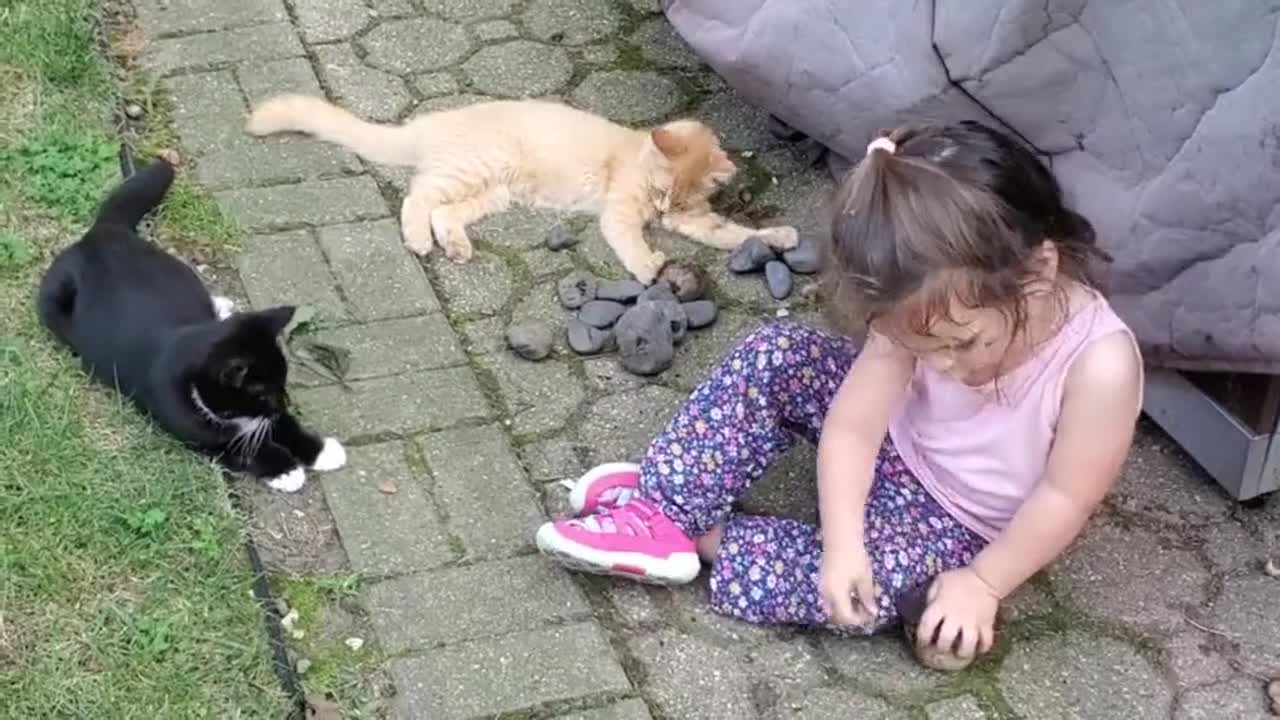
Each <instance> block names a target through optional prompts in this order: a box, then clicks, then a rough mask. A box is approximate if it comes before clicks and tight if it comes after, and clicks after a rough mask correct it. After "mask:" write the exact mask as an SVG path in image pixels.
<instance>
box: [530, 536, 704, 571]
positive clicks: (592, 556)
mask: <svg viewBox="0 0 1280 720" xmlns="http://www.w3.org/2000/svg"><path fill="white" fill-rule="evenodd" d="M534 540H535V542H536V543H537V545H538V550H539V551H541V552H542V553H543V554H544V555H548V556H550V557H552V558H555V560H556V561H557V562H559V563H560V564H561V565H564V566H565V567H568V568H571V569H573V570H578V571H581V572H586V573H592V574H594V575H612V576H615V577H624V578H628V579H631V580H636V581H638V582H643V583H648V584H650V585H684V584H686V583H689V582H692V581H693V579H694V578H696V577H698V573H699V572H701V571H702V562H701V561H700V560H699V559H698V554H697V553H696V552H689V553H675V554H673V555H671V556H669V557H666V558H656V557H653V556H652V555H644V554H641V553H613V552H605V551H604V550H597V549H595V548H591V547H587V546H586V545H583V544H581V543H578V542H574V541H573V540H570V539H569V538H566V537H565V536H563V535H561V534H560V532H559V531H558V530H556V528H555V526H554V525H553V524H551V523H547V524H546V525H543V526H542V527H540V528H538V534H537V535H536V536H535V537H534Z"/></svg>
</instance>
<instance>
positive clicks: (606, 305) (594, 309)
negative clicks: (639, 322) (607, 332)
mask: <svg viewBox="0 0 1280 720" xmlns="http://www.w3.org/2000/svg"><path fill="white" fill-rule="evenodd" d="M626 311H627V306H626V305H623V304H622V303H618V302H612V301H610V300H592V301H591V302H589V303H587V304H586V305H583V306H582V308H581V309H580V310H578V319H579V320H581V321H582V322H584V323H586V324H588V325H590V326H591V327H594V328H607V327H609V326H610V325H612V324H614V323H615V322H617V321H618V318H620V317H622V313H624V312H626Z"/></svg>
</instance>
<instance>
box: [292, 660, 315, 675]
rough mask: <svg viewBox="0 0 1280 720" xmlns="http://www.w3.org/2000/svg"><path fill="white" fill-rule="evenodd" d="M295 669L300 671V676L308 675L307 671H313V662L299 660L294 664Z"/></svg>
mask: <svg viewBox="0 0 1280 720" xmlns="http://www.w3.org/2000/svg"><path fill="white" fill-rule="evenodd" d="M293 667H294V669H296V670H297V671H298V674H299V675H306V674H307V671H308V670H310V669H311V661H310V660H308V659H306V658H298V662H296V663H294V665H293Z"/></svg>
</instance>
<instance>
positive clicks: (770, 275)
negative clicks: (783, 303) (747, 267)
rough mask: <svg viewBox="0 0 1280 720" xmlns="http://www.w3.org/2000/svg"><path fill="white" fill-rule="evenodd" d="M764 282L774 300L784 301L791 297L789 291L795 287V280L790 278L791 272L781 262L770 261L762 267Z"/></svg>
mask: <svg viewBox="0 0 1280 720" xmlns="http://www.w3.org/2000/svg"><path fill="white" fill-rule="evenodd" d="M764 282H765V285H766V286H767V287H768V288H769V294H770V295H772V296H773V299H774V300H784V299H786V298H787V297H788V296H789V295H791V289H792V288H793V287H795V280H794V279H792V277H791V270H790V269H788V268H787V265H786V263H784V262H782V261H781V260H770V261H769V263H768V264H767V265H765V266H764Z"/></svg>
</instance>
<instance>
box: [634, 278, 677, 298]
mask: <svg viewBox="0 0 1280 720" xmlns="http://www.w3.org/2000/svg"><path fill="white" fill-rule="evenodd" d="M639 299H640V300H675V299H676V294H675V291H674V290H672V289H671V286H670V285H668V284H667V283H666V282H655V283H654V284H652V285H650V286H649V287H647V288H645V290H644V292H642V293H640V298H639Z"/></svg>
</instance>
